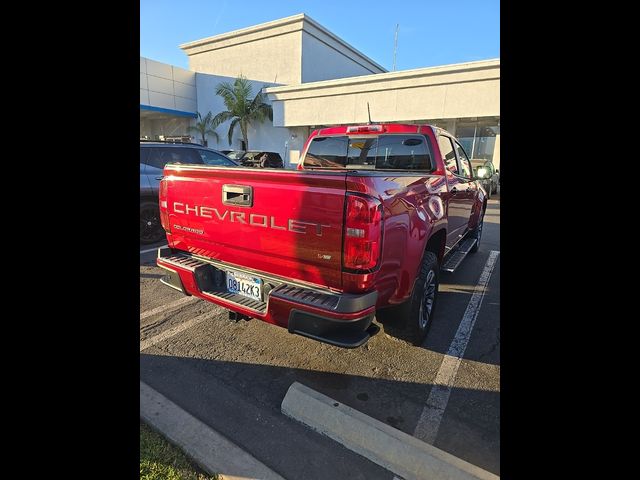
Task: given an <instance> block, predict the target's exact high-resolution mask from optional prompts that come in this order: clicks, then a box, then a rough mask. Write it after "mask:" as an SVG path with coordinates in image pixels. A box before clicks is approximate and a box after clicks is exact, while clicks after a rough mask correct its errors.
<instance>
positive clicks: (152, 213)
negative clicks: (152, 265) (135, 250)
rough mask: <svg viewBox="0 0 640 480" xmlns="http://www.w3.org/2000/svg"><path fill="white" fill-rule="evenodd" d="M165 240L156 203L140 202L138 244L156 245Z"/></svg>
mask: <svg viewBox="0 0 640 480" xmlns="http://www.w3.org/2000/svg"><path fill="white" fill-rule="evenodd" d="M164 238H165V232H164V229H163V228H162V224H161V223H160V208H159V207H158V204H157V203H156V202H152V201H145V202H140V243H143V244H145V245H146V244H149V243H156V242H159V241H160V240H163V239H164Z"/></svg>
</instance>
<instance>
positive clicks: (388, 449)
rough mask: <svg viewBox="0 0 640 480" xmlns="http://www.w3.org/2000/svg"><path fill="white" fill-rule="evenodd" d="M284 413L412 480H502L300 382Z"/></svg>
mask: <svg viewBox="0 0 640 480" xmlns="http://www.w3.org/2000/svg"><path fill="white" fill-rule="evenodd" d="M282 413H284V414H285V415H287V416H289V417H291V418H293V419H294V420H297V421H299V422H301V423H304V424H305V425H307V426H309V427H311V428H312V429H314V430H316V431H317V432H319V433H322V434H324V435H327V436H328V437H330V438H332V439H333V440H335V441H337V442H339V443H341V444H342V445H344V446H345V447H347V448H348V449H350V450H353V451H354V452H356V453H358V454H360V455H362V456H364V457H366V458H368V459H369V460H371V461H372V462H375V463H377V464H378V465H381V466H383V467H384V468H386V469H387V470H390V471H391V472H393V473H395V474H396V475H399V476H401V477H403V478H404V479H406V480H413V479H429V480H439V479H442V480H444V479H447V480H470V479H482V480H496V479H499V478H500V477H498V476H497V475H495V474H493V473H490V472H487V471H486V470H483V469H481V468H480V467H476V466H475V465H472V464H470V463H468V462H465V461H464V460H461V459H459V458H457V457H454V456H453V455H451V454H449V453H447V452H444V451H442V450H440V449H438V448H436V447H434V446H433V445H429V444H428V443H425V442H422V441H420V440H418V439H417V438H415V437H412V436H411V435H407V434H406V433H404V432H401V431H400V430H398V429H396V428H393V427H391V426H390V425H387V424H385V423H382V422H380V421H378V420H376V419H374V418H371V417H369V416H367V415H365V414H363V413H361V412H359V411H357V410H355V409H353V408H351V407H348V406H346V405H342V404H340V403H339V402H337V401H335V400H333V399H331V398H330V397H327V396H326V395H323V394H321V393H319V392H316V391H315V390H312V389H311V388H309V387H305V386H304V385H302V384H300V383H298V382H294V383H293V384H292V385H291V386H290V387H289V390H288V391H287V394H286V395H285V397H284V400H283V401H282Z"/></svg>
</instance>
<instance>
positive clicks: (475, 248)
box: [469, 211, 484, 253]
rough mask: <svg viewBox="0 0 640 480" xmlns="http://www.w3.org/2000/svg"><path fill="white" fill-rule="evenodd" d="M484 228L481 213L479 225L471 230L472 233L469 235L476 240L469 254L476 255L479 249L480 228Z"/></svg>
mask: <svg viewBox="0 0 640 480" xmlns="http://www.w3.org/2000/svg"><path fill="white" fill-rule="evenodd" d="M483 226H484V211H483V212H482V217H481V218H480V223H478V226H477V227H476V228H474V229H473V232H471V233H470V234H469V236H470V237H471V238H475V239H476V244H475V245H474V246H473V248H472V249H471V250H469V253H476V252H477V251H478V249H479V248H480V240H481V239H482V227H483Z"/></svg>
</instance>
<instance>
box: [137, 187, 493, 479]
mask: <svg viewBox="0 0 640 480" xmlns="http://www.w3.org/2000/svg"><path fill="white" fill-rule="evenodd" d="M159 245H162V244H159ZM153 247H154V246H145V247H141V251H143V250H147V249H150V248H153ZM499 251H500V200H499V196H495V197H493V198H492V199H491V200H489V206H488V209H487V213H486V216H485V225H484V231H483V238H482V242H481V246H480V250H479V251H478V252H477V253H476V254H472V255H469V256H468V257H467V259H465V261H464V263H463V264H462V266H460V268H459V269H458V270H457V271H456V272H455V273H454V274H448V273H445V272H443V273H442V275H441V279H440V282H441V283H440V296H439V300H438V302H439V304H438V307H437V308H438V311H437V316H436V318H435V320H434V323H433V324H432V327H431V331H430V333H429V336H428V338H427V340H426V343H425V344H424V345H423V346H421V347H415V346H412V345H410V344H409V343H407V342H406V341H405V340H404V339H403V335H402V332H400V331H396V330H395V329H393V328H392V327H391V326H388V325H384V324H380V327H381V330H380V332H379V333H378V334H377V335H375V336H374V337H373V338H371V339H370V340H369V342H368V344H367V345H365V346H364V347H361V348H357V349H353V350H347V349H340V348H337V347H333V346H330V345H326V344H323V343H319V342H316V341H313V340H310V339H307V338H304V337H300V336H297V335H291V334H289V333H288V332H287V331H286V329H283V328H279V327H275V326H272V325H269V324H267V323H264V322H260V321H258V320H251V321H240V322H237V323H236V322H233V321H231V320H229V319H228V316H227V311H226V310H224V309H222V308H220V307H217V306H215V305H213V304H211V303H208V302H204V301H201V300H198V299H194V298H193V297H184V296H183V295H182V294H180V293H179V292H177V291H174V290H172V289H170V288H168V287H166V286H164V285H163V284H161V283H160V282H159V278H160V277H161V276H162V275H163V274H162V271H161V270H160V269H158V268H157V267H155V261H154V260H155V250H151V251H148V252H146V253H141V255H140V305H141V307H140V312H141V320H140V340H141V351H140V379H141V380H142V381H144V382H145V383H147V384H148V385H149V386H151V387H152V388H154V389H156V390H157V391H159V392H160V393H162V394H163V395H165V396H166V397H168V398H169V399H170V400H172V401H173V402H175V403H177V404H178V405H180V406H181V407H182V408H183V409H185V410H186V411H188V412H189V413H191V414H192V415H194V416H195V417H196V418H198V419H199V420H201V421H203V422H204V423H206V424H208V425H210V426H211V427H213V428H214V429H216V430H217V431H219V432H220V433H222V434H223V435H225V436H226V437H227V438H229V439H230V440H231V441H233V442H234V443H236V444H237V445H240V446H241V447H243V448H244V449H246V450H247V451H248V452H249V453H251V454H252V455H253V456H255V457H256V458H257V459H258V460H260V461H262V462H263V463H265V464H266V465H267V466H269V467H270V468H272V469H273V470H275V471H276V472H278V473H280V474H281V475H282V476H284V477H285V478H362V479H372V478H381V479H389V480H391V479H392V478H393V475H392V474H391V473H390V472H388V471H386V470H384V469H383V468H381V467H379V466H378V465H376V464H374V463H372V462H370V461H368V460H366V459H365V458H363V457H360V456H359V455H357V454H355V453H353V452H351V451H349V450H347V449H346V448H344V447H342V446H341V445H339V444H337V443H336V442H334V441H333V440H331V439H329V438H326V437H323V436H321V435H319V434H317V433H314V432H312V431H310V430H308V429H307V428H306V427H304V426H303V425H300V424H298V423H296V422H295V421H293V420H291V419H289V418H287V417H285V416H284V415H282V414H281V413H280V404H281V402H282V399H283V398H284V395H285V393H286V391H287V389H288V388H289V386H290V385H291V383H293V382H294V381H298V382H300V383H302V384H304V385H307V386H309V387H311V388H313V389H315V390H318V391H320V392H322V393H324V394H326V395H328V396H330V397H332V398H334V399H336V400H337V401H340V402H342V403H344V404H346V405H349V406H351V407H353V408H355V409H357V410H360V411H361V412H363V413H365V414H367V415H370V416H372V417H374V418H376V419H378V420H380V421H382V422H385V423H387V424H389V425H391V426H393V427H395V428H398V429H400V430H402V431H404V432H406V433H408V434H410V435H415V436H417V437H418V438H422V439H423V440H425V441H427V442H429V443H432V444H433V445H435V446H436V447H438V448H441V449H443V450H445V451H447V452H449V453H451V454H453V455H455V456H457V457H460V458H462V459H464V460H466V461H468V462H470V463H472V464H474V465H477V466H479V467H482V468H484V469H486V470H488V471H490V472H493V473H495V474H498V475H499V474H500V256H499V255H498V254H497V253H492V252H499ZM488 264H490V265H489V266H493V269H492V270H491V269H489V268H488ZM483 279H484V280H483ZM481 281H486V287H485V288H483V289H480V288H479V287H478V283H479V282H481ZM480 291H481V292H480ZM474 292H476V293H475V294H474ZM480 293H481V294H480ZM478 299H479V300H480V301H481V303H479V301H478ZM472 307H473V308H472ZM465 322H466V323H465ZM469 322H471V323H469ZM465 325H467V326H469V327H472V329H471V331H470V334H469V333H468V331H467V335H466V337H465V339H464V342H465V343H464V346H465V348H464V353H463V354H462V355H461V361H458V360H457V358H454V357H452V355H451V352H452V351H461V350H460V339H461V337H460V335H461V331H462V334H464V333H465V332H464V330H465ZM452 348H453V350H452ZM456 349H457V350H456ZM451 365H455V368H450V366H451ZM456 369H457V370H456ZM447 375H449V377H450V380H451V382H450V384H449V386H448V387H447V388H444V387H442V385H438V386H436V387H434V384H440V383H441V379H442V378H443V376H444V377H446V376H447ZM425 418H426V419H427V420H428V422H427V423H428V424H425ZM421 419H422V420H421ZM425 425H426V428H425Z"/></svg>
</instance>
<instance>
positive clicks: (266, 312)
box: [156, 247, 378, 348]
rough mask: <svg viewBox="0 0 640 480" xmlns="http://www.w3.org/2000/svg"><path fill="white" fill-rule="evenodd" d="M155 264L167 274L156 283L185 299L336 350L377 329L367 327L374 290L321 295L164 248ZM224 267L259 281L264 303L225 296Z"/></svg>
mask: <svg viewBox="0 0 640 480" xmlns="http://www.w3.org/2000/svg"><path fill="white" fill-rule="evenodd" d="M156 263H157V265H158V266H159V267H161V268H162V269H164V270H165V271H166V272H167V274H166V275H165V276H164V277H163V278H162V279H161V282H162V283H164V284H165V285H167V286H169V287H171V288H174V289H176V290H178V291H180V292H182V293H184V294H185V295H193V296H196V297H199V298H202V299H203V300H207V301H210V302H212V303H215V304H217V305H220V306H222V307H224V308H227V309H229V310H231V311H234V312H237V313H240V314H242V315H246V316H249V317H254V318H258V319H260V320H263V321H265V322H268V323H272V324H274V325H278V326H281V327H284V328H287V329H288V331H289V332H291V333H295V334H298V335H303V336H305V337H309V338H313V339H315V340H318V341H321V342H325V343H329V344H331V345H335V346H338V347H344V348H355V347H359V346H360V345H363V344H364V343H366V342H367V340H368V339H369V337H370V336H371V335H373V334H375V333H376V332H377V331H378V328H377V327H376V326H375V325H372V321H373V317H374V315H375V304H376V300H377V298H378V294H377V292H375V291H373V292H369V293H366V294H361V295H353V294H336V293H334V292H330V291H321V290H317V289H313V288H307V287H304V286H300V285H297V284H295V285H294V284H291V283H288V282H287V280H286V279H282V278H276V277H272V276H266V275H264V274H262V273H260V272H254V271H249V270H247V269H244V268H241V267H236V266H231V265H229V266H227V265H225V264H224V263H223V262H218V261H216V260H212V259H204V258H200V257H195V256H193V255H190V254H188V253H186V252H181V251H177V250H172V249H170V248H168V247H163V248H159V249H158V258H157V260H156ZM225 268H229V269H233V270H236V271H244V272H247V273H250V274H252V275H254V276H257V277H260V278H261V279H262V280H263V291H264V293H263V297H264V298H263V301H258V300H253V299H249V298H246V297H242V296H240V295H236V294H233V293H229V292H227V291H226V287H225V278H226V277H225Z"/></svg>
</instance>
